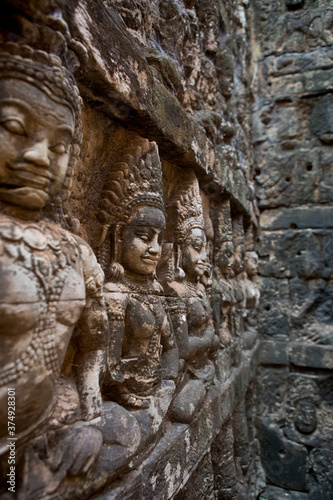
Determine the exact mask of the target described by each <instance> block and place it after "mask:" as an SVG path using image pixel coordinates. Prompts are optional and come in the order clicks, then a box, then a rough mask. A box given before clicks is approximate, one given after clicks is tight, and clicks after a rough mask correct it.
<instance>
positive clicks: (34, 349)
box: [0, 215, 86, 436]
mask: <svg viewBox="0 0 333 500" xmlns="http://www.w3.org/2000/svg"><path fill="white" fill-rule="evenodd" d="M0 247H1V251H0V276H1V287H0V311H1V315H0V318H1V319H0V335H1V340H2V345H3V348H2V349H1V354H0V360H1V361H0V366H1V369H0V386H1V389H0V391H1V392H0V407H1V408H2V409H3V411H4V412H5V410H6V407H7V405H6V399H7V388H8V387H13V388H15V389H16V401H17V406H16V432H21V431H24V430H26V429H28V428H29V427H30V426H31V425H33V424H35V423H36V422H37V420H38V419H39V417H40V416H41V414H42V413H43V411H44V410H45V409H46V407H47V405H48V404H49V402H50V400H51V397H52V389H53V387H54V384H55V382H56V379H57V377H58V375H59V373H60V369H61V365H62V363H63V361H64V357H65V354H66V350H67V347H68V343H69V340H70V338H71V335H72V331H73V328H74V325H75V323H76V322H77V320H78V318H79V316H80V314H81V311H82V309H83V307H84V305H85V297H86V292H85V280H84V276H83V269H82V263H81V259H80V248H79V245H78V242H77V240H76V239H75V238H74V237H73V236H72V235H71V234H70V233H69V232H67V231H65V230H63V229H62V228H61V227H60V226H58V225H56V224H53V223H51V222H44V221H42V222H38V223H35V222H21V221H18V220H17V219H14V218H12V217H9V216H5V215H1V216H0ZM6 434H7V420H6V415H5V414H2V415H1V436H4V435H6Z"/></svg>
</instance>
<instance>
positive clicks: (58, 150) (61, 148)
mask: <svg viewBox="0 0 333 500" xmlns="http://www.w3.org/2000/svg"><path fill="white" fill-rule="evenodd" d="M50 150H51V151H52V153H55V154H56V155H64V154H65V153H67V146H66V144H63V143H61V142H60V143H59V144H55V146H52V147H51V148H50Z"/></svg>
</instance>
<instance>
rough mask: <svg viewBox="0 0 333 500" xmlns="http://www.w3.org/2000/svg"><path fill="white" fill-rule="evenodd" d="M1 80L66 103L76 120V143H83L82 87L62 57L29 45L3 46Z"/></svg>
mask: <svg viewBox="0 0 333 500" xmlns="http://www.w3.org/2000/svg"><path fill="white" fill-rule="evenodd" d="M0 79H1V80H4V79H18V80H23V81H26V82H28V83H30V84H32V85H34V86H36V87H38V88H39V89H40V90H42V91H43V92H44V93H45V94H46V95H48V96H49V97H50V99H52V100H53V101H56V102H60V103H63V102H65V103H66V104H67V105H68V106H70V108H71V109H72V111H73V114H74V117H75V135H76V137H75V141H74V142H78V143H79V142H80V140H81V119H80V116H81V98H80V96H79V91H78V88H77V87H76V85H75V83H74V80H73V78H72V76H71V75H70V73H69V72H68V71H67V69H66V68H65V67H64V66H63V65H62V62H61V60H60V58H59V57H58V56H56V55H54V54H49V53H47V52H44V51H42V50H35V49H33V48H31V47H29V46H28V45H20V44H17V43H14V42H5V43H0Z"/></svg>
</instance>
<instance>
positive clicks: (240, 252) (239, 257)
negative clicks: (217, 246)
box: [234, 245, 245, 274]
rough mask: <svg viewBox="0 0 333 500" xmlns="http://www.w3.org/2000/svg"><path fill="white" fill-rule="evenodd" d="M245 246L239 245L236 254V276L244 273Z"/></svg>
mask: <svg viewBox="0 0 333 500" xmlns="http://www.w3.org/2000/svg"><path fill="white" fill-rule="evenodd" d="M244 257H245V246H244V245H237V246H236V248H235V254H234V271H235V273H236V274H239V273H242V272H243V271H244Z"/></svg>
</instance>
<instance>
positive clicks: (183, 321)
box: [163, 172, 220, 423]
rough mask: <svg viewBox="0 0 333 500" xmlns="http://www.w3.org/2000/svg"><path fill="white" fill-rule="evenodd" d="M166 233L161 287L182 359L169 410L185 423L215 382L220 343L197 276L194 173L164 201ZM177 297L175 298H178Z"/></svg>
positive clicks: (200, 255) (198, 220)
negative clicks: (168, 242)
mask: <svg viewBox="0 0 333 500" xmlns="http://www.w3.org/2000/svg"><path fill="white" fill-rule="evenodd" d="M168 215H169V217H168V223H169V224H170V229H169V237H171V238H172V241H174V248H173V251H174V255H173V259H172V262H173V266H174V269H173V270H172V271H171V273H170V274H169V276H168V275H165V281H164V283H163V284H164V288H165V291H166V293H167V294H170V295H171V297H170V298H169V310H170V313H171V317H172V322H173V326H174V330H175V334H176V338H177V343H178V346H179V354H180V358H181V359H183V360H184V361H185V365H184V369H183V372H182V373H181V374H180V377H179V380H178V388H179V392H178V394H177V396H176V398H175V400H174V402H173V405H172V408H171V415H172V417H173V418H174V419H176V420H177V421H180V422H184V423H189V422H190V421H191V419H192V418H193V415H194V413H195V411H196V410H197V408H198V406H199V405H200V403H202V401H203V399H204V397H205V394H206V388H207V387H208V386H209V385H211V384H212V383H213V381H214V376H215V366H214V362H213V359H214V353H215V352H216V350H217V349H218V347H219V343H220V342H219V339H218V337H217V336H216V335H215V332H214V327H213V321H212V311H211V306H210V303H209V300H208V297H207V295H206V291H205V288H204V286H203V285H202V284H201V283H200V279H201V278H202V277H203V276H204V274H205V271H206V268H207V254H206V243H207V241H206V235H205V232H204V216H203V209H202V201H201V198H200V193H199V184H198V181H197V179H196V178H195V175H194V174H193V172H188V173H187V174H184V176H183V179H182V180H181V181H180V185H178V186H177V187H176V189H175V190H174V191H173V193H172V194H171V196H170V201H169V204H168ZM176 297H177V298H176Z"/></svg>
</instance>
